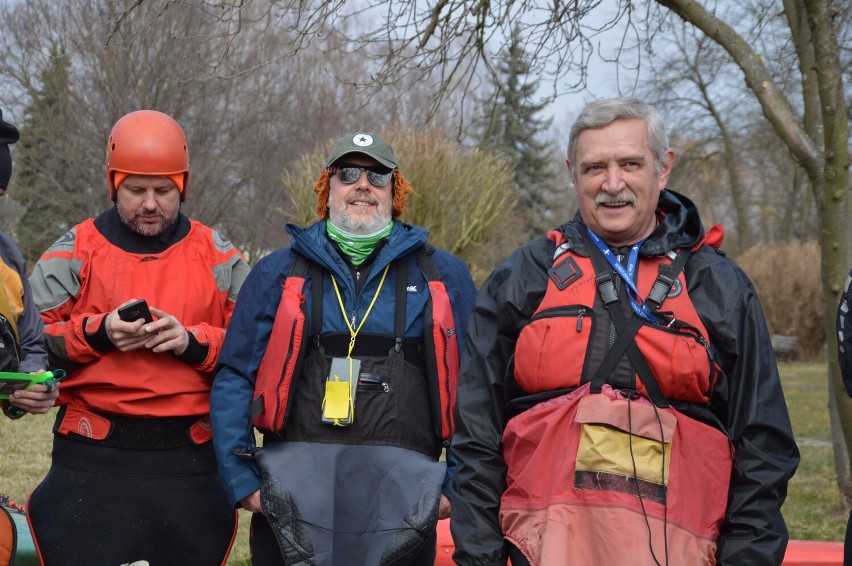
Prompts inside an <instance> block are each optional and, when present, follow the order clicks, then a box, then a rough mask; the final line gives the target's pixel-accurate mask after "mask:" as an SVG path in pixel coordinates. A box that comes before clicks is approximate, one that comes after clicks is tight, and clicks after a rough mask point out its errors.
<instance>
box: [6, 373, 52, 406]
mask: <svg viewBox="0 0 852 566" xmlns="http://www.w3.org/2000/svg"><path fill="white" fill-rule="evenodd" d="M32 373H44V370H43V369H41V370H38V371H34V372H32ZM57 397H59V384H56V385H53V386H52V387H51V388H50V391H48V390H47V385H46V384H44V383H39V384H38V385H33V386H32V387H30V388H29V389H19V390H17V391H13V392H12V394H11V395H9V402H10V403H11V404H12V405H14V406H16V407H18V408H19V409H23V410H25V411H27V412H28V413H33V414H43V413H46V412H48V411H49V410H50V408H51V407H53V404H54V403H55V402H56V398H57Z"/></svg>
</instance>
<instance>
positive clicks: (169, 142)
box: [104, 110, 189, 201]
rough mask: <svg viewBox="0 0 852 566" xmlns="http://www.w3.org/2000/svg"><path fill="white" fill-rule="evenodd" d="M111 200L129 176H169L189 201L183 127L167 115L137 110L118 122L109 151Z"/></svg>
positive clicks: (108, 176) (108, 143) (114, 127)
mask: <svg viewBox="0 0 852 566" xmlns="http://www.w3.org/2000/svg"><path fill="white" fill-rule="evenodd" d="M104 170H105V172H106V179H107V185H108V186H109V198H110V200H113V201H114V200H115V194H116V191H117V190H118V186H119V185H120V184H121V182H122V181H124V179H125V178H126V177H127V176H128V175H150V176H154V177H168V178H169V179H171V180H172V181H173V182H174V184H175V185H177V188H178V191H180V200H181V201H184V200H186V191H187V189H188V188H189V149H188V148H187V144H186V136H185V135H184V133H183V130H182V129H181V127H180V125H179V124H178V123H177V122H176V121H175V120H174V118H172V117H171V116H169V115H168V114H163V113H162V112H157V111H156V110H137V111H135V112H131V113H130V114H126V115H125V116H123V117H122V118H120V119H119V120H118V122H116V123H115V125H114V126H113V127H112V131H111V132H110V134H109V141H108V142H107V150H106V164H105V166H104Z"/></svg>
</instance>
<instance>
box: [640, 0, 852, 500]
mask: <svg viewBox="0 0 852 566" xmlns="http://www.w3.org/2000/svg"><path fill="white" fill-rule="evenodd" d="M657 2H658V3H659V4H660V5H662V6H666V7H668V8H669V9H671V10H672V11H673V12H674V13H675V14H677V15H678V16H679V17H680V18H682V19H683V20H684V21H686V22H689V23H691V24H692V25H694V26H696V27H697V28H699V29H700V30H701V31H703V32H704V33H705V34H707V35H708V36H709V37H711V38H712V39H713V40H714V41H716V42H717V43H718V44H719V45H720V46H722V48H724V49H725V50H726V51H727V52H728V53H729V54H730V55H731V57H732V58H733V60H734V61H735V63H736V64H737V65H738V66H739V67H740V69H742V71H743V74H744V75H745V79H746V83H747V84H748V86H749V88H751V90H752V91H753V92H754V94H755V96H756V97H757V100H758V101H759V102H760V105H761V107H762V108H763V113H764V115H765V116H766V118H767V119H768V120H769V122H770V123H771V124H772V127H773V128H774V129H775V132H776V134H778V136H779V137H780V138H781V139H782V140H783V141H784V143H785V144H786V145H787V147H788V148H789V149H790V151H791V152H792V154H793V155H794V156H795V157H796V158H797V159H798V160H799V162H800V163H801V164H802V166H803V167H804V169H805V171H806V172H807V175H808V178H809V179H810V182H811V189H812V191H813V195H814V200H815V202H816V204H817V215H818V219H819V224H820V232H819V244H820V258H821V275H822V301H821V306H822V308H821V309H820V310H821V313H822V317H823V328H824V329H825V333H826V341H827V343H828V360H827V361H828V375H829V395H830V403H829V405H830V407H831V410H832V434H833V438H834V442H835V446H836V448H839V447H838V446H837V445H838V444H839V443H842V446H843V447H844V448H845V450H840V449H836V450H835V462H836V468H837V478H838V483H839V487H840V491H841V493H842V494H843V496H844V498H846V499H849V498H850V496H852V485H850V483H852V482H850V473H849V470H850V467H852V466H850V455H851V454H852V445H851V444H850V443H852V402H850V399H849V398H848V397H847V396H846V393H845V389H844V388H843V384H842V381H841V378H840V371H839V364H838V360H837V339H836V333H835V332H836V331H835V324H836V323H835V318H836V313H837V304H838V302H839V299H840V292H841V288H842V284H843V282H844V279H845V275H846V272H847V271H848V269H849V266H848V261H849V240H848V238H847V225H848V223H849V217H848V212H847V211H848V200H849V146H848V141H849V124H848V121H847V119H846V114H845V108H846V106H845V99H844V96H843V85H842V75H841V66H840V55H839V45H838V41H837V33H836V30H835V28H834V27H833V18H834V17H835V16H836V14H835V13H834V12H833V11H832V10H833V8H832V5H831V2H830V0H805V2H804V3H803V5H804V12H803V13H802V12H801V11H800V9H801V6H802V4H801V3H799V2H792V1H785V10H786V14H787V19H788V22H790V26H791V31H792V32H793V37H794V40H795V41H796V50H797V53H798V56H799V61H800V66H799V68H800V71H801V73H802V75H803V81H804V83H805V84H804V88H803V90H802V96H803V103H804V106H805V108H806V109H807V112H808V113H809V114H810V115H811V116H812V117H813V119H815V120H816V122H814V120H813V119H812V120H810V121H809V123H810V124H811V125H812V126H813V124H818V125H819V126H820V127H819V128H817V131H815V132H812V131H811V130H809V129H808V127H806V126H805V124H803V123H802V121H800V120H799V119H798V118H797V117H796V115H795V113H794V112H793V111H792V107H793V105H792V104H790V102H789V101H788V100H787V99H786V97H785V95H784V93H783V92H781V90H780V89H779V88H778V87H777V86H776V85H775V83H774V82H773V79H772V76H771V75H770V73H769V72H768V71H767V69H766V68H765V67H764V66H763V63H762V62H761V58H760V55H759V54H758V53H756V52H754V50H753V49H752V48H751V46H750V45H749V44H748V43H747V42H746V41H745V40H744V39H743V38H742V37H740V36H739V35H738V34H737V33H736V32H735V31H734V30H733V29H732V28H731V27H730V26H728V25H727V24H726V23H725V22H723V21H722V20H720V19H719V18H718V17H717V16H715V15H714V14H713V13H711V12H708V11H707V10H705V9H704V8H703V7H702V6H701V5H700V4H699V3H697V2H694V1H692V0H657ZM803 14H804V16H805V18H806V20H807V24H808V30H807V31H809V32H810V33H809V34H808V33H806V30H804V29H803V26H802V25H801V23H802V21H803V17H802V16H803ZM812 75H815V77H814V76H812ZM814 78H815V81H814V80H813V79H814ZM820 134H821V135H820Z"/></svg>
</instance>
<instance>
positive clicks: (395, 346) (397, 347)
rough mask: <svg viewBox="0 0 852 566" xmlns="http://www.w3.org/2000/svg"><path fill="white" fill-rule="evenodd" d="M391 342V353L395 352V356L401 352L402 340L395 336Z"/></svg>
mask: <svg viewBox="0 0 852 566" xmlns="http://www.w3.org/2000/svg"><path fill="white" fill-rule="evenodd" d="M393 342H394V344H393V351H394V352H396V353H397V354H398V353H400V352H402V338H400V337H399V336H396V337H394V339H393Z"/></svg>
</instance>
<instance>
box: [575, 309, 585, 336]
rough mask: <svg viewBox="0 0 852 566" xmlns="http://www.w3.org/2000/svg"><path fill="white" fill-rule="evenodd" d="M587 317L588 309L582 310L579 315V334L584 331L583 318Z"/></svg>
mask: <svg viewBox="0 0 852 566" xmlns="http://www.w3.org/2000/svg"><path fill="white" fill-rule="evenodd" d="M585 315H586V309H580V312H578V313H577V332H580V331H582V330H583V317H584V316H585Z"/></svg>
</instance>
